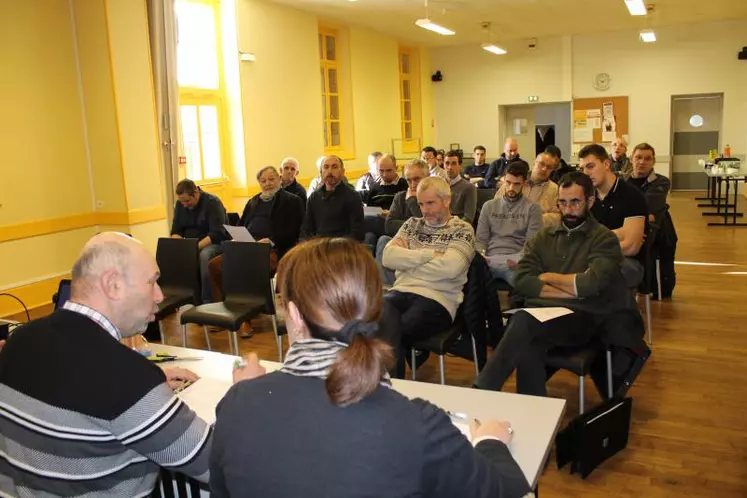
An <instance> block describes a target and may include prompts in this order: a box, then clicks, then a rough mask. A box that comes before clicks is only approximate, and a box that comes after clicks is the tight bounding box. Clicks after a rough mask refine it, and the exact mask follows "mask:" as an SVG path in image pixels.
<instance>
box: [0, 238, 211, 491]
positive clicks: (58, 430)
mask: <svg viewBox="0 0 747 498" xmlns="http://www.w3.org/2000/svg"><path fill="white" fill-rule="evenodd" d="M72 274H73V275H72V298H71V300H70V301H68V302H67V303H65V305H64V306H63V308H62V309H59V310H57V311H55V312H54V313H52V314H51V315H49V316H47V317H44V318H41V319H38V320H35V321H33V322H31V323H30V324H28V325H25V326H23V327H21V328H20V329H19V330H18V331H17V332H15V333H14V334H13V335H12V336H11V338H10V340H8V342H7V344H6V346H5V347H4V348H3V350H2V352H0V495H2V496H128V497H134V496H148V495H149V494H150V493H151V492H152V490H153V487H154V485H155V483H156V478H157V473H158V467H159V466H163V467H166V468H169V469H172V470H175V471H178V472H183V473H185V474H187V475H190V476H192V477H195V478H197V479H199V480H201V481H204V482H207V480H208V478H209V475H208V470H207V469H208V457H209V454H210V448H211V443H212V428H211V427H210V426H209V425H208V424H206V423H205V422H204V421H203V420H201V419H199V418H198V417H197V416H196V415H195V414H194V412H192V411H191V410H190V409H189V408H188V407H187V406H186V405H185V404H184V403H183V402H182V401H181V400H180V399H179V398H177V397H176V396H175V395H174V392H173V390H172V387H173V386H174V385H175V384H177V383H179V382H183V381H184V380H196V376H195V375H194V374H193V373H191V372H189V371H186V370H182V369H173V370H171V371H162V370H161V369H160V368H158V367H157V366H155V365H153V364H152V363H150V362H149V361H148V360H147V359H146V358H144V357H143V356H142V355H140V354H138V353H137V352H135V351H132V350H131V349H128V348H127V347H125V346H123V345H122V344H120V342H119V340H120V339H122V338H123V337H129V336H133V335H136V334H139V333H142V332H143V331H144V330H145V328H146V327H147V325H148V322H149V321H151V320H153V319H154V313H155V311H156V310H157V304H158V303H159V302H160V301H161V300H162V299H163V294H162V293H161V289H160V288H159V287H158V283H157V280H158V267H157V266H156V263H155V260H154V259H153V257H152V256H151V255H150V254H149V253H148V251H146V250H145V248H144V247H143V246H142V245H141V244H140V243H139V242H137V241H135V240H134V239H130V238H128V237H127V236H125V235H123V234H115V233H103V234H99V235H96V236H95V237H93V238H92V239H91V240H90V241H89V242H88V243H87V244H86V245H85V247H84V248H83V251H82V253H81V255H80V257H79V258H78V260H77V261H76V263H75V266H74V267H73V272H72Z"/></svg>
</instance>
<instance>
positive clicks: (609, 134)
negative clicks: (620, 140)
mask: <svg viewBox="0 0 747 498" xmlns="http://www.w3.org/2000/svg"><path fill="white" fill-rule="evenodd" d="M616 138H617V132H615V131H607V130H604V129H603V130H602V142H611V141H613V140H614V139H616Z"/></svg>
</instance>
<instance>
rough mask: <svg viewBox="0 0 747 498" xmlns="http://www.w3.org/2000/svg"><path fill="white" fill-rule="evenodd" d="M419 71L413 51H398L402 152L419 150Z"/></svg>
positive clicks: (420, 127)
mask: <svg viewBox="0 0 747 498" xmlns="http://www.w3.org/2000/svg"><path fill="white" fill-rule="evenodd" d="M419 78H420V71H419V68H418V57H417V52H416V51H415V50H412V49H409V48H400V50H399V96H400V97H399V100H400V114H401V117H402V150H403V152H417V151H418V150H420V148H421V144H420V142H421V138H422V137H421V134H422V131H421V130H422V126H421V118H420V79H419Z"/></svg>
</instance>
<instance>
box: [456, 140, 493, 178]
mask: <svg viewBox="0 0 747 498" xmlns="http://www.w3.org/2000/svg"><path fill="white" fill-rule="evenodd" d="M486 155H487V151H486V150H485V147H483V146H482V145H475V148H474V149H473V150H472V157H474V158H475V164H473V165H472V166H467V167H466V168H464V170H463V171H462V176H464V178H466V179H467V180H469V182H470V183H474V184H479V183H481V182H482V180H483V179H484V178H485V175H486V174H487V173H488V167H489V166H488V163H486V162H485V156H486Z"/></svg>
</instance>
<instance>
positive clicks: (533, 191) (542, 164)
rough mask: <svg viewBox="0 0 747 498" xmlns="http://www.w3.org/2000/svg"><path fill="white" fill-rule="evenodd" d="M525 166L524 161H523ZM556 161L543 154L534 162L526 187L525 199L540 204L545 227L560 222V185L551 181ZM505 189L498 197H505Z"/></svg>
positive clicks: (502, 189)
mask: <svg viewBox="0 0 747 498" xmlns="http://www.w3.org/2000/svg"><path fill="white" fill-rule="evenodd" d="M521 162H522V163H523V164H526V163H524V161H521ZM554 166H555V161H554V160H553V158H552V157H551V156H550V154H548V153H546V152H543V153H541V154H539V155H538V156H537V158H536V159H535V160H534V166H532V173H531V175H530V176H529V179H528V180H527V182H526V184H525V185H524V191H523V194H524V197H526V198H527V199H529V200H530V201H532V202H534V203H536V204H539V206H540V208H541V209H542V224H543V225H545V226H552V225H557V224H558V222H559V221H560V211H559V210H558V184H557V183H555V182H553V181H552V180H550V175H551V174H552V172H553V168H554ZM504 194H505V190H504V187H503V186H502V185H501V188H500V189H498V194H497V196H500V197H503V195H504Z"/></svg>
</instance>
